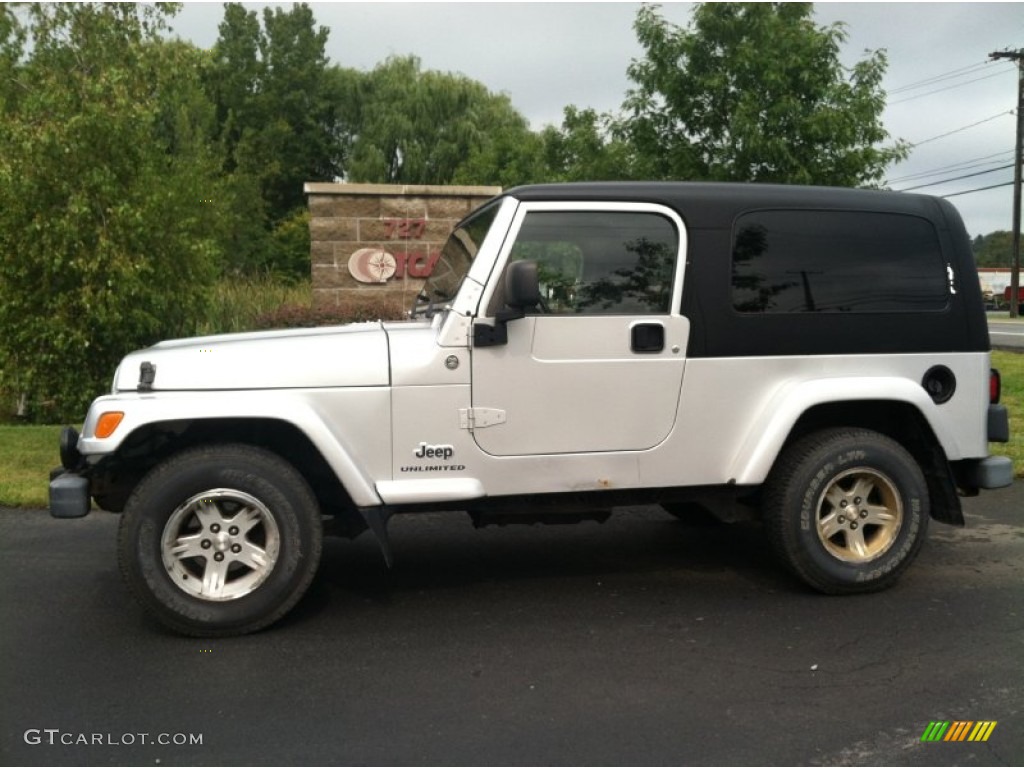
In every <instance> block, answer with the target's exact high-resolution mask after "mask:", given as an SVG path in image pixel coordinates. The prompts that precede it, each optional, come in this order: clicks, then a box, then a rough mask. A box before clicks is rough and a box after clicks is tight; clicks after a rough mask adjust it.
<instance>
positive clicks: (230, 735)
mask: <svg viewBox="0 0 1024 768" xmlns="http://www.w3.org/2000/svg"><path fill="white" fill-rule="evenodd" d="M966 509H967V511H968V526H967V528H965V529H955V528H950V527H948V526H943V525H940V524H937V523H933V525H932V527H931V529H930V534H929V540H928V542H927V544H926V545H925V547H924V548H923V550H922V552H921V554H920V556H919V558H918V560H917V562H916V563H915V564H914V565H913V567H912V568H911V569H910V571H909V572H908V573H907V574H906V575H905V577H904V578H903V579H902V580H901V581H900V583H899V584H898V585H897V586H896V587H894V588H893V589H891V590H888V591H886V592H883V593H879V594H874V595H865V596H856V597H823V596H820V595H817V594H815V593H813V592H810V591H808V590H807V589H806V588H804V587H803V586H802V585H801V584H800V583H799V582H797V581H796V580H795V579H794V578H792V577H790V576H789V575H787V574H786V573H785V572H783V571H782V570H781V569H780V568H779V567H778V566H777V565H776V564H775V562H774V561H773V559H772V558H771V557H770V555H769V553H768V551H767V547H766V542H765V539H764V536H763V535H762V532H761V530H760V528H759V527H758V526H756V525H754V524H743V525H738V526H721V527H709V528H696V527H688V526H686V525H683V524H680V523H679V522H677V521H675V520H674V519H673V518H671V517H669V516H668V515H665V514H664V513H662V512H661V511H660V510H658V509H656V508H630V509H628V510H624V511H620V512H618V513H616V514H615V515H613V516H612V519H611V520H610V521H609V522H608V523H606V524H604V525H598V524H596V523H584V524H581V525H579V526H565V527H555V526H551V527H540V526H538V527H509V528H503V529H498V528H488V529H484V530H479V531H478V530H474V529H473V528H472V526H471V525H470V523H469V521H468V519H467V518H466V517H465V516H463V515H461V514H452V515H444V514H427V515H419V516H416V517H411V516H406V517H399V518H396V519H395V520H394V521H393V522H392V532H393V535H394V546H395V555H396V559H397V562H396V567H395V569H394V570H393V571H391V572H390V573H389V572H386V571H385V570H384V569H383V566H382V564H381V562H380V556H379V554H378V552H377V550H376V547H375V545H374V543H373V541H372V540H371V539H370V538H369V537H368V536H364V537H363V538H360V539H357V540H356V541H353V542H349V541H341V540H331V541H329V543H328V545H327V546H326V548H325V556H324V561H323V564H322V567H321V569H320V573H319V574H318V577H317V579H316V581H315V582H314V584H313V587H312V588H311V590H310V592H309V594H308V595H307V596H306V598H305V599H304V600H303V601H302V602H301V603H300V604H299V606H298V607H297V609H296V610H295V611H293V613H292V614H291V615H290V616H288V617H287V618H286V619H285V620H284V621H282V622H280V623H279V624H277V625H275V626H274V627H273V628H271V629H269V630H266V631H264V632H261V633H258V634H256V635H252V636H249V637H244V638H233V639H227V640H216V641H208V640H207V641H201V640H194V639H188V638H183V637H178V636H175V635H173V634H170V633H168V632H166V631H164V630H163V629H161V628H160V627H159V626H157V625H156V624H154V623H153V622H152V621H150V620H149V619H148V618H147V617H146V616H145V615H144V614H143V613H142V611H141V609H140V608H138V607H137V606H136V605H135V604H134V603H133V602H132V600H131V598H130V596H129V594H128V592H127V590H126V589H125V588H124V586H123V585H122V583H121V580H120V577H119V574H118V571H117V565H116V558H115V551H114V539H115V533H116V527H117V518H116V516H114V515H109V514H107V513H93V514H91V515H90V516H88V517H86V518H83V519H81V520H65V521H58V520H53V519H50V518H49V517H48V516H47V514H46V513H45V512H44V511H26V510H21V511H16V510H0V550H2V558H0V627H2V629H0V638H2V651H3V660H4V663H3V665H2V667H0V670H2V671H0V691H2V692H3V696H2V701H3V703H2V705H0V760H2V762H3V763H4V764H7V765H10V764H24V765H127V764H134V765H151V766H152V765H160V766H166V765H268V764H284V765H303V764H326V765H335V764H336V765H474V766H475V765H761V764H766V765H921V766H924V765H1021V764H1024V711H1022V710H1024V686H1022V683H1024V662H1022V660H1024V599H1022V598H1024V583H1022V576H1024V483H1020V482H1018V483H1017V484H1016V485H1014V486H1013V487H1012V488H1011V489H1006V490H1002V491H998V492H990V493H986V494H984V495H982V496H981V497H980V498H978V499H969V500H966ZM966 720H970V721H995V722H996V726H995V728H994V729H993V730H992V732H991V735H990V737H989V739H988V740H987V741H985V742H969V741H965V742H956V743H954V742H922V740H921V737H922V734H923V733H924V731H925V729H926V728H928V726H929V723H931V722H933V721H966Z"/></svg>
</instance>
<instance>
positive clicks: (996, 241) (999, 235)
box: [971, 230, 1013, 267]
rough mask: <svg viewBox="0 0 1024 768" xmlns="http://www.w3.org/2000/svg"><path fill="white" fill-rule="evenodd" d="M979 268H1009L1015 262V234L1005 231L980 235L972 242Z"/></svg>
mask: <svg viewBox="0 0 1024 768" xmlns="http://www.w3.org/2000/svg"><path fill="white" fill-rule="evenodd" d="M971 249H972V250H973V251H974V261H975V263H976V264H977V265H978V266H979V267H1009V266H1010V265H1011V262H1012V260H1013V233H1012V232H1007V231H1005V230H998V231H996V232H990V233H989V234H987V235H978V236H977V237H976V238H974V240H972V241H971Z"/></svg>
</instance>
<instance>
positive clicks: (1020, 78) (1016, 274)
mask: <svg viewBox="0 0 1024 768" xmlns="http://www.w3.org/2000/svg"><path fill="white" fill-rule="evenodd" d="M988 57H989V58H990V59H1011V60H1012V61H1016V62H1017V145H1016V149H1015V152H1014V164H1013V255H1012V260H1011V262H1010V317H1017V316H1018V314H1019V310H1020V307H1019V306H1018V295H1017V294H1018V293H1019V292H1020V191H1021V190H1020V187H1021V178H1020V175H1021V164H1022V163H1024V148H1022V147H1024V50H1019V51H997V52H995V53H990V54H989V55H988Z"/></svg>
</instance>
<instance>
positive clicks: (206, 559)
mask: <svg viewBox="0 0 1024 768" xmlns="http://www.w3.org/2000/svg"><path fill="white" fill-rule="evenodd" d="M322 535H323V533H322V525H321V522H320V511H319V508H318V506H317V502H316V498H315V497H314V495H313V493H312V491H311V490H310V488H309V486H308V485H307V483H306V482H305V480H304V479H303V478H302V476H301V475H300V474H299V473H298V472H297V471H296V470H295V469H294V468H293V467H292V466H291V465H290V464H288V463H287V462H285V461H284V460H283V459H281V458H280V457H278V456H277V455H275V454H273V453H270V452H269V451H266V450H263V449H261V448H255V447H253V446H247V445H220V446H208V447H200V448H194V449H191V450H187V451H184V452H183V453H180V454H178V455H177V456H174V457H172V458H171V459H169V460H168V461H166V462H165V463H163V464H161V465H159V466H157V467H156V468H155V469H153V470H152V471H151V472H150V473H149V474H148V475H147V476H146V477H145V478H144V479H143V480H142V482H141V483H139V485H138V486H137V487H136V489H135V490H134V491H133V492H132V494H131V496H130V497H129V498H128V501H127V503H126V504H125V509H124V514H123V517H122V520H121V528H120V532H119V536H118V554H119V560H120V564H121V572H122V574H123V575H124V577H125V580H126V582H127V584H128V586H129V587H130V588H131V590H132V591H133V592H134V593H135V596H136V597H137V598H138V599H139V601H140V602H141V603H142V605H143V606H144V607H145V608H147V609H148V610H149V611H150V612H151V613H152V614H153V615H154V616H156V618H158V619H159V620H160V621H162V622H163V623H164V624H166V625H167V626H169V627H171V628H172V629H174V630H176V631H179V632H182V633H185V634H189V635H196V636H207V637H209V636H224V635H236V634H243V633H246V632H252V631H255V630H257V629H260V628H262V627H265V626H267V625H268V624H270V623H272V622H274V621H276V620H277V619H279V618H280V617H281V616H283V615H284V614H285V613H287V612H288V611H289V610H290V609H291V608H292V607H293V606H294V605H295V603H296V602H298V600H299V598H301V597H302V595H303V593H304V592H305V591H306V588H307V587H308V586H309V583H310V581H312V578H313V575H314V574H315V572H316V569H317V565H318V563H319V560H320V550H321V545H322Z"/></svg>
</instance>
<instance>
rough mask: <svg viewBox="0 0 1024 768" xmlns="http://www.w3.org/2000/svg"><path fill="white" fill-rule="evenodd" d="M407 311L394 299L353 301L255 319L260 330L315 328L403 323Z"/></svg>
mask: <svg viewBox="0 0 1024 768" xmlns="http://www.w3.org/2000/svg"><path fill="white" fill-rule="evenodd" d="M405 318H406V313H405V310H404V309H403V308H402V306H401V305H400V304H399V303H398V302H397V301H395V300H394V299H389V298H386V297H374V298H373V299H369V300H363V301H358V302H350V303H348V304H343V305H341V306H337V307H305V306H298V305H295V304H286V305H284V306H281V307H278V308H277V309H273V310H271V311H269V312H264V313H261V314H260V315H259V316H257V317H256V320H255V323H254V326H255V327H256V328H257V329H269V328H316V327H319V326H324V325H343V324H345V323H360V322H366V321H373V320H404V319H405Z"/></svg>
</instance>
